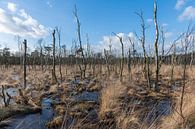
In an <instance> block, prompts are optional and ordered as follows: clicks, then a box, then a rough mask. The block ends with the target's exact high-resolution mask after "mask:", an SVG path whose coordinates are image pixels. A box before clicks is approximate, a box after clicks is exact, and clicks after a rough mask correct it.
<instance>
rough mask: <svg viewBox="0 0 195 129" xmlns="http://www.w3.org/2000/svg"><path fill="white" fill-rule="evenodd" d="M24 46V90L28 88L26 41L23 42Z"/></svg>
mask: <svg viewBox="0 0 195 129" xmlns="http://www.w3.org/2000/svg"><path fill="white" fill-rule="evenodd" d="M23 44H24V59H23V67H24V88H26V49H27V41H26V39H25V40H24V42H23Z"/></svg>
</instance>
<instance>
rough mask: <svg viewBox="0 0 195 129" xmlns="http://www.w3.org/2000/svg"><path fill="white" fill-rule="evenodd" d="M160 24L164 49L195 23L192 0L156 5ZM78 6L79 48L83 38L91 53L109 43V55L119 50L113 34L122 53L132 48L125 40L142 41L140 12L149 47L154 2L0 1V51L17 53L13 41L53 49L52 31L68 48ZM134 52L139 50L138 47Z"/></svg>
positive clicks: (194, 1) (73, 36)
mask: <svg viewBox="0 0 195 129" xmlns="http://www.w3.org/2000/svg"><path fill="white" fill-rule="evenodd" d="M156 1H157V7H158V12H157V13H158V14H157V18H158V23H159V26H161V27H163V28H164V31H165V37H166V40H165V46H168V45H169V44H170V43H171V42H172V41H173V40H174V39H176V37H177V36H178V35H179V34H180V33H182V32H183V31H185V30H186V28H187V26H188V24H189V23H194V22H195V0H156ZM75 5H76V6H77V10H78V16H79V19H80V21H81V34H82V42H83V44H84V46H85V44H86V42H87V41H86V35H88V37H89V43H90V45H91V48H92V49H93V51H101V50H103V49H104V48H105V49H108V47H109V44H110V39H111V42H112V43H111V44H112V48H113V49H118V48H120V42H119V40H118V38H117V37H116V36H115V35H114V34H113V33H116V34H118V35H120V36H122V37H123V41H124V44H125V49H127V48H129V47H130V43H129V41H128V37H131V38H132V39H133V40H134V41H135V42H136V41H137V37H136V35H135V33H136V34H137V35H138V36H141V33H140V32H141V27H140V19H139V17H138V16H137V15H136V14H135V12H140V11H143V16H144V20H145V23H146V26H147V30H146V46H151V47H153V42H154V37H155V30H154V22H153V8H154V0H0V48H3V47H9V48H11V50H12V51H17V50H18V43H17V40H16V36H20V37H21V39H20V40H21V42H22V41H23V40H24V39H27V42H28V48H29V50H33V49H34V48H36V47H37V46H38V43H37V41H38V40H39V39H40V38H43V39H44V42H43V44H44V45H50V44H52V31H53V29H54V28H55V27H56V26H58V27H59V28H60V29H61V44H62V45H66V46H67V48H70V47H71V45H72V42H73V41H74V40H76V41H77V39H78V38H77V32H76V29H77V28H76V27H77V25H76V22H75V17H74V15H73V11H74V7H75ZM136 48H137V49H141V47H140V43H139V42H136Z"/></svg>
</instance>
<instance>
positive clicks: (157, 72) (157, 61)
mask: <svg viewBox="0 0 195 129" xmlns="http://www.w3.org/2000/svg"><path fill="white" fill-rule="evenodd" d="M154 25H155V29H156V38H155V42H154V47H155V65H156V72H155V73H156V79H155V91H159V90H160V89H159V86H158V76H159V57H158V39H159V30H158V22H157V4H156V1H155V2H154Z"/></svg>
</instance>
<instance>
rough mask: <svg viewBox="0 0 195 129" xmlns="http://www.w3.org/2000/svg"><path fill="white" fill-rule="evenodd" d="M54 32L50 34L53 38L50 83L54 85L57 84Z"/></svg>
mask: <svg viewBox="0 0 195 129" xmlns="http://www.w3.org/2000/svg"><path fill="white" fill-rule="evenodd" d="M55 32H56V31H55V30H54V31H53V33H52V36H53V68H52V83H54V84H56V83H57V77H56V60H55V47H56V45H55V42H56V38H55Z"/></svg>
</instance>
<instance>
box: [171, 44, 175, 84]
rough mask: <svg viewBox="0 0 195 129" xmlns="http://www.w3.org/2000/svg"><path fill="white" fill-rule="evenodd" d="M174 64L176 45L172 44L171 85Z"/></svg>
mask: <svg viewBox="0 0 195 129" xmlns="http://www.w3.org/2000/svg"><path fill="white" fill-rule="evenodd" d="M175 62H176V44H175V43H174V44H173V53H172V56H171V84H172V83H173V79H174V68H175Z"/></svg>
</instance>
